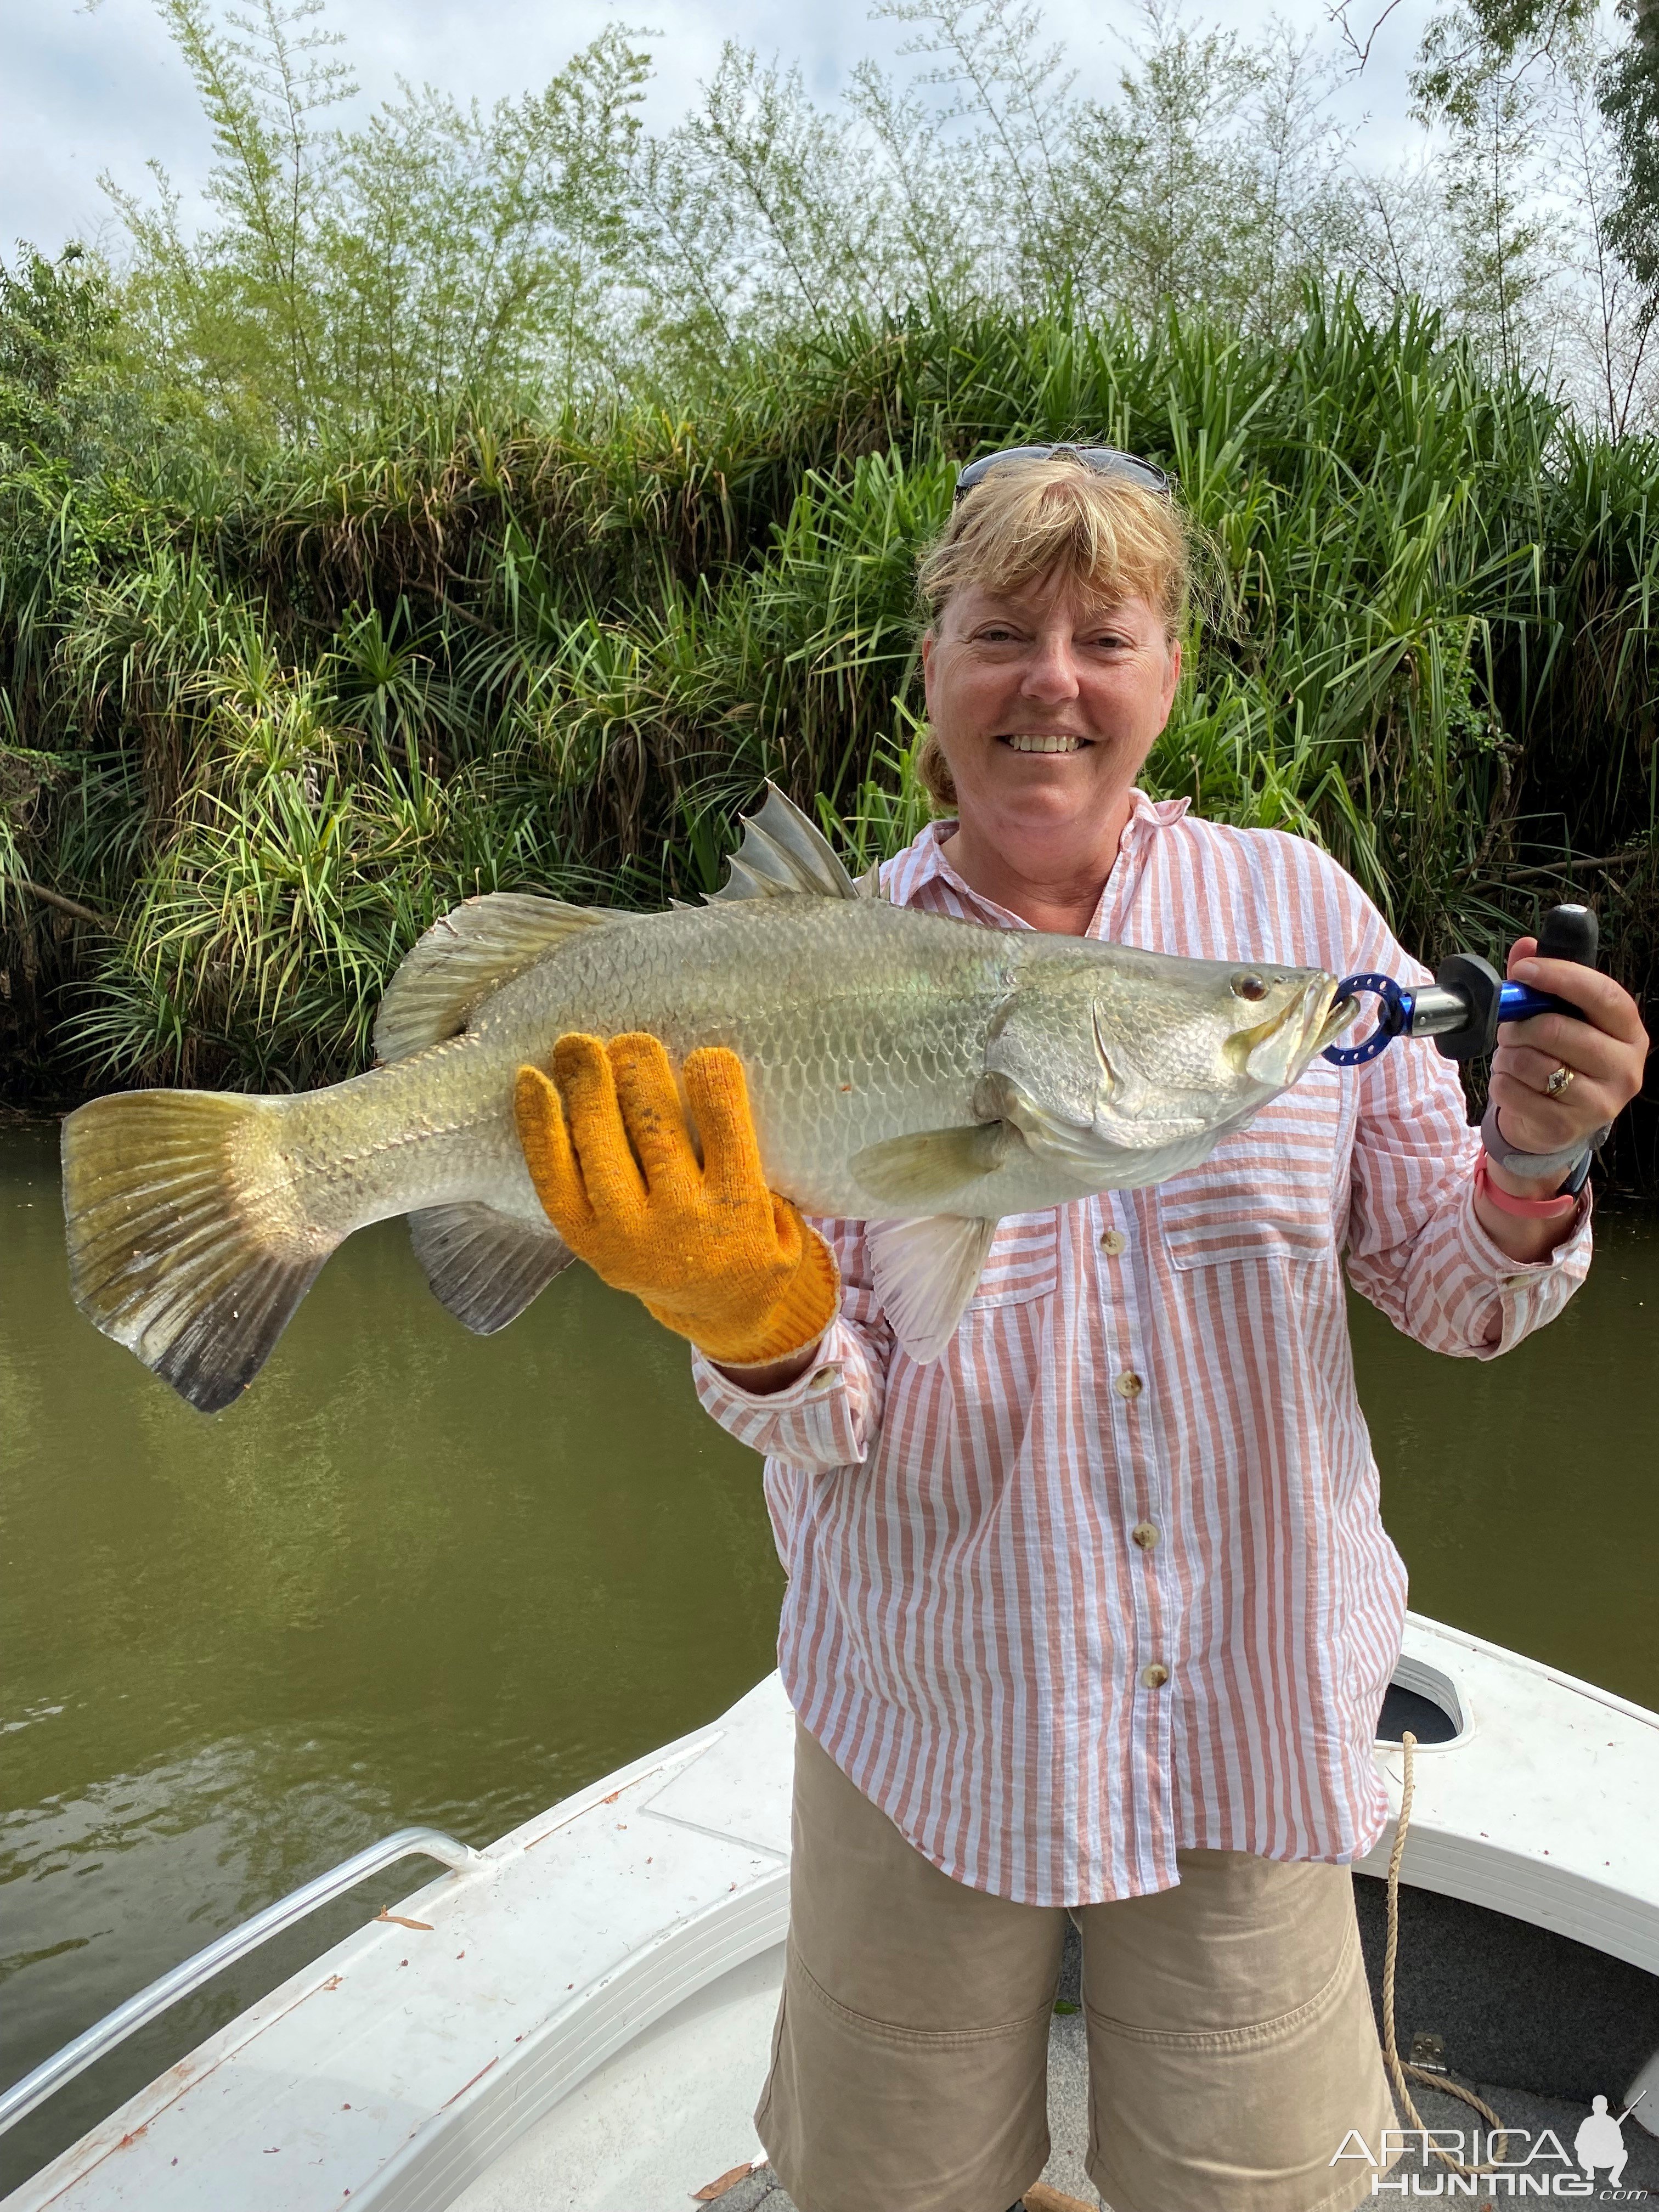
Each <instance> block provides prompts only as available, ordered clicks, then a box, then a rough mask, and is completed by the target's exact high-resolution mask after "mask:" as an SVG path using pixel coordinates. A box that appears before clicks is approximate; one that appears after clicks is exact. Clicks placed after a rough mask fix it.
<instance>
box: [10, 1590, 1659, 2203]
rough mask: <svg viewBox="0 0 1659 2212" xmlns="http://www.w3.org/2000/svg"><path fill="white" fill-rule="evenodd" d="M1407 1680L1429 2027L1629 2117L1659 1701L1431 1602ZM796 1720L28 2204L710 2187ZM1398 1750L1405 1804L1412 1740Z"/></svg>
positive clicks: (604, 1830) (1412, 1976)
mask: <svg viewBox="0 0 1659 2212" xmlns="http://www.w3.org/2000/svg"><path fill="white" fill-rule="evenodd" d="M1396 1680H1397V1682H1399V1683H1400V1684H1401V1685H1402V1686H1403V1687H1404V1689H1405V1690H1407V1692H1414V1693H1416V1694H1418V1695H1419V1696H1421V1697H1423V1698H1425V1699H1428V1700H1429V1701H1430V1704H1431V1705H1433V1706H1435V1707H1437V1709H1438V1711H1439V1712H1440V1714H1441V1715H1442V1716H1443V1722H1444V1727H1443V1740H1442V1741H1438V1742H1426V1741H1425V1744H1424V1746H1423V1748H1422V1749H1421V1750H1420V1751H1419V1754H1418V1758H1417V1799H1416V1807H1415V1812H1414V1815H1413V1824H1412V1832H1411V1836H1410V1839H1409V1842H1408V1844H1407V1850H1406V1857H1405V1878H1406V1881H1407V1883H1409V1884H1412V1885H1413V1887H1412V1888H1411V1889H1410V1890H1409V1891H1408V1892H1407V1893H1406V1899H1407V1902H1406V1908H1405V1911H1403V1912H1402V1923H1403V1950H1402V1965H1401V1978H1400V2019H1401V2039H1402V2043H1403V2044H1408V2043H1409V2039H1410V2037H1411V2036H1412V2034H1413V2033H1414V2032H1416V2031H1419V2030H1433V2031H1434V2032H1437V2033H1440V2034H1441V2035H1442V2036H1443V2039H1444V2044H1445V2051H1446V2057H1447V2060H1448V2063H1449V2064H1450V2065H1451V2066H1452V2067H1454V2068H1455V2069H1457V2071H1458V2073H1459V2074H1460V2075H1461V2076H1462V2078H1464V2079H1472V2080H1474V2081H1497V2082H1498V2083H1500V2084H1503V2083H1507V2084H1509V2085H1510V2088H1509V2089H1502V2088H1500V2090H1499V2091H1498V2094H1497V2095H1496V2096H1495V2097H1494V2098H1493V2099H1492V2102H1493V2103H1494V2104H1495V2105H1496V2106H1497V2107H1498V2110H1499V2111H1500V2112H1502V2113H1504V2116H1505V2117H1506V2118H1510V2117H1514V2116H1515V2108H1516V2106H1517V2105H1518V2101H1519V2100H1518V2097H1517V2096H1516V2095H1515V2094H1513V2093H1525V2094H1528V2095H1530V2096H1534V2097H1537V2096H1544V2097H1551V2096H1553V2097H1555V2098H1557V2099H1559V2100H1565V2101H1566V2102H1567V2103H1568V2105H1569V2106H1570V2108H1571V2111H1572V2112H1573V2128H1574V2130H1575V2131H1576V2129H1577V2122H1578V2119H1580V2118H1582V2117H1583V2112H1584V2111H1585V2109H1586V2108H1587V2106H1588V2102H1589V2097H1590V2096H1591V2094H1593V2093H1597V2092H1600V2093H1605V2094H1606V2095H1607V2097H1608V2099H1609V2100H1613V2103H1614V2109H1615V2110H1617V2109H1618V2108H1619V2103H1620V2100H1623V2099H1624V2097H1625V2095H1626V2091H1627V2090H1628V2088H1629V2086H1630V2081H1631V2072H1630V2071H1628V2070H1626V2069H1632V2070H1633V2069H1640V2068H1641V2067H1643V2066H1646V2065H1647V2064H1648V2061H1649V2058H1650V2056H1651V2055H1652V2054H1654V2053H1655V2052H1656V2051H1659V1855H1656V1853H1655V1850H1654V1847H1653V1838H1654V1837H1655V1836H1656V1835H1659V1716H1656V1715H1654V1714H1651V1713H1649V1712H1646V1711H1643V1710H1642V1709H1640V1708H1639V1707H1637V1706H1634V1705H1629V1704H1627V1703H1626V1702H1625V1701H1624V1700H1622V1699H1618V1698H1615V1697H1612V1696H1610V1695H1608V1694H1607V1692H1603V1691H1601V1690H1599V1689H1597V1688H1596V1687H1595V1686H1593V1685H1591V1684H1587V1683H1582V1682H1577V1681H1575V1680H1572V1679H1571V1677H1569V1676H1565V1675H1562V1674H1558V1673H1556V1672H1555V1671H1554V1670H1553V1669H1551V1668H1545V1667H1541V1666H1539V1665H1537V1664H1536V1663H1535V1662H1533V1661H1530V1660H1527V1659H1522V1658H1520V1657H1518V1656H1516V1655H1515V1654H1513V1653H1509V1652H1504V1651H1502V1650H1499V1649H1498V1648H1497V1647H1495V1646H1492V1645H1490V1644H1484V1643H1482V1642H1481V1641H1480V1639H1479V1638H1473V1637H1468V1636H1466V1635H1463V1634H1462V1633H1461V1632H1456V1631H1454V1630H1450V1629H1448V1628H1445V1627H1443V1626H1440V1625H1439V1624H1437V1623H1436V1622H1432V1621H1425V1620H1421V1619H1419V1618H1417V1617H1415V1616H1413V1618H1412V1619H1411V1620H1409V1622H1408V1625H1407V1637H1406V1649H1405V1654H1404V1656H1403V1657H1402V1661H1401V1668H1400V1669H1399V1671H1398V1673H1397V1674H1396ZM1425 1725H1426V1723H1425ZM1384 1733H1385V1735H1386V1734H1387V1730H1386V1728H1385V1731H1384ZM1377 1757H1378V1760H1379V1765H1380V1766H1381V1769H1382V1771H1383V1776H1384V1778H1385V1781H1386V1782H1387V1784H1388V1786H1389V1793H1390V1796H1391V1797H1392V1798H1393V1799H1394V1801H1395V1802H1396V1803H1397V1802H1398V1792H1399V1784H1400V1778H1401V1776H1400V1769H1401V1755H1400V1753H1399V1751H1398V1748H1397V1747H1395V1748H1392V1749H1391V1748H1390V1747H1389V1745H1388V1743H1387V1742H1386V1741H1384V1742H1382V1743H1379V1745H1378V1748H1377ZM792 1758H793V1719H792V1717H791V1715H790V1713H789V1711H788V1707H787V1704H786V1703H785V1701H784V1699H783V1695H782V1691H781V1686H780V1685H779V1683H778V1681H777V1678H776V1677H775V1676H773V1677H771V1678H769V1680H767V1681H766V1682H763V1683H762V1684H759V1685H758V1686H757V1687H756V1688H755V1689H754V1690H753V1691H751V1692H750V1693H749V1695H748V1696H747V1697H746V1698H744V1699H742V1700H741V1701H740V1702H739V1704H738V1705H736V1706H734V1707H733V1708H732V1711H730V1712H729V1713H727V1714H726V1715H725V1716H723V1717H722V1718H721V1719H720V1721H718V1722H716V1723H713V1724H711V1726H709V1727H708V1728H707V1729H701V1730H699V1731H697V1732H696V1735H693V1736H690V1737H687V1738H685V1739H684V1740H683V1741H680V1742H679V1743H678V1744H672V1745H669V1746H666V1747H664V1748H663V1749H662V1750H661V1751H659V1752H657V1753H653V1754H652V1755H651V1756H650V1757H648V1758H647V1759H641V1760H639V1761H637V1762H635V1765H632V1766H630V1767H628V1768H625V1769H623V1770H622V1771H619V1772H617V1773H615V1774H612V1775H611V1776H609V1777H607V1778H605V1780H604V1781H602V1782H599V1783H597V1784H593V1785H592V1787H591V1788H590V1789H588V1790H584V1791H581V1792H580V1793H579V1794H578V1795H577V1796H574V1797H573V1798H570V1799H568V1800H566V1801H565V1802H563V1803H562V1804H561V1805H558V1806H555V1807H553V1808H550V1809H549V1811H548V1812H546V1813H544V1814H540V1815H539V1816H538V1818H537V1819H536V1820H532V1821H529V1822H526V1825H525V1826H523V1827H522V1828H520V1829H518V1830H516V1831H515V1832H513V1834H512V1835H510V1836H506V1837H503V1838H501V1840H500V1841H499V1842H498V1843H496V1844H492V1845H491V1846H490V1847H489V1850H488V1851H486V1852H485V1853H484V1854H483V1856H482V1858H481V1860H480V1862H479V1863H478V1864H477V1866H476V1867H475V1868H471V1869H468V1870H466V1871H464V1872H460V1873H456V1874H451V1875H444V1876H442V1877H441V1879H440V1880H439V1881H436V1882H434V1883H431V1884H429V1885H428V1886H427V1887H424V1888H422V1889H421V1890H420V1891H418V1892H417V1893H416V1894H415V1895H414V1896H412V1897H410V1898H409V1899H406V1900H405V1901H404V1904H403V1905H401V1906H400V1907H399V1908H398V1912H397V1913H396V1914H394V1915H392V1916H390V1917H388V1916H386V1915H382V1917H381V1918H380V1921H378V1922H373V1923H370V1924H369V1925H368V1927H366V1928H364V1929H361V1930H360V1931H359V1932H358V1933H357V1934H356V1935H355V1936H351V1937H349V1939H348V1940H347V1941H346V1942H343V1943H342V1944H339V1945H337V1946H336V1947H335V1948H334V1949H332V1950H331V1951H330V1952H328V1953H326V1954H325V1955H324V1956H323V1957H322V1958H320V1959H319V1960H316V1961H315V1962H314V1963H313V1965H312V1966H308V1967H307V1968H306V1969H305V1970H304V1971H303V1972H301V1973H300V1974H298V1975H296V1976H295V1977H294V1978H292V1979H290V1980H289V1981H288V1982H286V1983H285V1984H283V1985H282V1986H281V1987H280V1988H278V1989H276V1990H272V1991H271V1993H270V1996H267V1997H265V1998H264V1999H263V2000H262V2001H261V2002H259V2003H258V2004H257V2005H255V2006H253V2007H252V2008H250V2010H249V2011H248V2012H246V2013H245V2014H244V2015H241V2016H240V2018H239V2019H237V2020H236V2021H233V2022H231V2023H230V2024H229V2026H228V2027H226V2028H225V2029H223V2030H222V2031H221V2032H220V2033H218V2034H217V2035H216V2036H214V2037H211V2038H210V2039H209V2040H208V2041H207V2042H206V2043H204V2045H201V2046H200V2047H199V2048H198V2049H197V2050H196V2051H192V2052H191V2053H190V2054H189V2055H188V2057H185V2058H183V2059H181V2060H180V2061H179V2063H178V2064H177V2065H176V2066H174V2067H173V2068H172V2069H169V2071H168V2072H167V2074H166V2075H163V2076H161V2078H160V2079H158V2080H157V2081H154V2082H152V2083H151V2084H150V2085H149V2087H148V2088H146V2089H145V2090H143V2091H142V2092H141V2093H139V2094H138V2095H137V2097H134V2098H132V2099H131V2100H129V2101H128V2102H127V2103H126V2104H125V2106H122V2107H121V2109H120V2110H119V2111H118V2112H115V2113H113V2114H112V2115H111V2117H110V2118H108V2119H107V2120H106V2121H105V2122H104V2123H102V2124H101V2125H100V2126H99V2127H96V2128H94V2129H93V2130H90V2131H89V2133H88V2135H86V2136H83V2137H82V2139H81V2141H80V2142H77V2143H76V2144H75V2145H73V2146H72V2147H71V2148H70V2149H69V2150H67V2151H66V2152H65V2153H64V2154H63V2155H62V2157H60V2158H58V2159H56V2160H53V2161H52V2163H51V2164H50V2165H49V2166H46V2168H45V2169H43V2170H42V2171H41V2172H39V2173H37V2174H36V2175H34V2176H33V2179H31V2180H29V2181H28V2182H26V2183H25V2184H24V2185H22V2186H21V2188H20V2189H19V2190H18V2191H15V2193H14V2194H13V2195H12V2196H11V2197H9V2198H8V2199H7V2200H6V2204H5V2208H4V2212H47V2208H51V2212H117V2209H118V2208H120V2209H121V2212H131V2208H134V2207H141V2206H142V2207H149V2206H152V2205H153V2206H156V2207H162V2206H165V2207H166V2208H167V2212H225V2208H226V2207H227V2206H230V2205H234V2206H235V2207H236V2212H301V2208H314V2212H328V2208H330V2207H333V2208H338V2207H340V2206H341V2205H343V2204H344V2203H346V2201H347V2200H348V2199H349V2200H350V2208H351V2212H358V2208H359V2207H360V2206H363V2205H370V2204H372V2205H374V2206H375V2207H376V2208H377V2212H443V2208H452V2212H667V2208H669V2207H670V2206H672V2205H676V2204H681V2205H683V2204H685V2203H688V2202H689V2200H690V2197H691V2196H692V2194H693V2192H695V2191H696V2190H697V2189H698V2188H699V2187H700V2186H701V2185H704V2184H706V2183H708V2181H711V2180H712V2179H714V2178H715V2177H716V2176H718V2175H720V2174H723V2173H725V2172H727V2171H728V2170H729V2169H730V2168H732V2167H733V2166H736V2165H738V2163H739V2162H740V2161H748V2160H754V2159H757V2157H758V2156H759V2154H760V2146H759V2144H758V2143H757V2140H756V2137H755V2133H754V2128H753V2123H752V2118H751V2115H752V2112H753V2108H754V2104H755V2100H756V2098H757V2094H758V2092H759V2088H760V2085H761V2080H762V2077H763V2074H764V2070H765V2064H766V2054H767V2050H768V2047H769V2040H770V2030H771V2025H772V2019H773V2015H774V2013H775V2008H776V1997H777V1990H778V1986H779V1983H780V1980H781V1972H782V1942H783V1936H784V1929H785V1925H786V1922H787V1909H788V1852H789V1796H790V1770H791V1765H792ZM1385 1862H1386V1850H1378V1851H1377V1852H1376V1853H1374V1854H1373V1855H1372V1857H1371V1859H1370V1860H1368V1861H1367V1862H1366V1863H1365V1866H1364V1868H1363V1869H1360V1873H1361V1876H1362V1889H1361V1893H1362V1896H1363V1897H1364V1899H1365V1900H1366V1901H1365V1903H1364V1905H1363V1906H1362V1927H1363V1928H1364V1929H1365V1930H1366V1932H1367V1934H1368V1936H1369V1938H1370V1945H1371V1948H1372V1950H1373V1953H1375V1950H1376V1893H1377V1889H1378V1887H1379V1885H1378V1884H1377V1883H1376V1881H1375V1880H1371V1881H1364V1876H1366V1875H1372V1876H1375V1875H1380V1874H1381V1873H1382V1871H1383V1866H1384V1864H1385ZM1079 2042H1080V2037H1079V2020H1078V2016H1077V2015H1075V2014H1065V2015H1057V2016H1056V2020H1055V2023H1054V2045H1053V2049H1054V2066H1053V2087H1054V2100H1055V2106H1056V2121H1057V2125H1056V2130H1055V2154H1054V2166H1053V2169H1052V2177H1051V2178H1052V2181H1053V2185H1054V2186H1055V2187H1057V2188H1060V2189H1063V2190H1065V2191H1066V2194H1068V2195H1073V2196H1077V2197H1082V2198H1083V2200H1084V2201H1085V2203H1088V2202H1090V2201H1091V2192H1090V2191H1089V2190H1088V2188H1087V2186H1086V2184H1085V2182H1084V2180H1083V2177H1082V2171H1081V2157H1080V2152H1081V2146H1080V2144H1079V2142H1078V2138H1077V2129H1078V2126H1079V2122H1080V2118H1081V2115H1082V2114H1083V2113H1084V2112H1085V2110H1086V2106H1085V2100H1084V2099H1083V2097H1082V2096H1081V2095H1080V2093H1079V2086H1078V2081H1079V2065H1078V2045H1079ZM1649 2073H1650V2078H1651V2079H1652V2080H1653V2081H1654V2082H1655V2084H1656V2091H1655V2094H1654V2096H1653V2097H1652V2099H1651V2100H1650V2101H1651V2102H1654V2103H1659V2066H1654V2067H1650V2069H1649ZM1620 2075H1622V2076H1623V2078H1620ZM1517 2124H1526V2123H1525V2122H1524V2121H1519V2122H1518V2123H1517ZM1626 2142H1627V2143H1628V2144H1629V2145H1630V2148H1631V2153H1632V2162H1631V2165H1630V2168H1629V2171H1628V2172H1627V2175H1626V2182H1627V2185H1637V2186H1646V2185H1647V2184H1645V2183H1639V2184H1638V2183H1635V2180H1634V2177H1635V2175H1636V2173H1637V2172H1638V2166H1637V2162H1636V2161H1637V2160H1638V2157H1639V2158H1640V2159H1641V2160H1642V2161H1643V2165H1642V2168H1641V2170H1642V2171H1643V2172H1644V2173H1645V2172H1649V2171H1650V2165H1649V2160H1650V2157H1651V2153H1650V2148H1649V2143H1648V2142H1647V2141H1646V2140H1645V2139H1644V2138H1642V2137H1640V2136H1638V2130H1637V2127H1636V2125H1635V2124H1633V2123H1631V2124H1626ZM1655 2178H1656V2180H1659V2176H1656V2177H1655ZM1435 2179H1439V2176H1438V2175H1437V2176H1436V2177H1435ZM766 2185H767V2183H766V2177H765V2176H764V2174H763V2173H762V2174H756V2175H754V2176H752V2177H750V2179H747V2180H745V2181H744V2182H743V2183H742V2184H740V2185H739V2186H740V2188H741V2190H742V2191H744V2192H745V2193H746V2194H747V2196H749V2197H754V2196H755V2195H756V2194H757V2191H758V2192H763V2191H764V2189H765V2187H766ZM1428 2188H1429V2191H1431V2192H1432V2193H1440V2192H1439V2191H1435V2189H1434V2181H1433V2180H1431V2182H1430V2183H1429V2185H1428ZM728 2194H729V2195H730V2196H731V2197H732V2202H731V2203H730V2204H729V2206H728V2212H746V2208H745V2207H744V2202H743V2199H742V2198H741V2197H738V2194H737V2192H735V2191H734V2192H728ZM775 2195H776V2196H777V2201H776V2203H775V2204H774V2205H770V2206H769V2212H785V2202H786V2201H785V2200H784V2199H783V2198H782V2197H781V2194H778V2193H777V2192H775ZM1389 2201H1398V2199H1397V2197H1395V2198H1393V2199H1392V2200H1391V2199H1390V2198H1389V2197H1384V2199H1383V2202H1384V2203H1387V2202H1389ZM1475 2201H1477V2202H1479V2201H1480V2200H1479V2199H1477V2200H1475Z"/></svg>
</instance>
